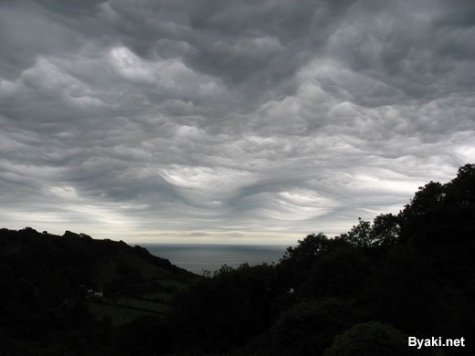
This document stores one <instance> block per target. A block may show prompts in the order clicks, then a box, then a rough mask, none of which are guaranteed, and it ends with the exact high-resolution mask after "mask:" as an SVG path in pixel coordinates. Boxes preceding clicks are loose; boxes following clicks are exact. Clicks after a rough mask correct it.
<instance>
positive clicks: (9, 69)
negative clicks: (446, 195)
mask: <svg viewBox="0 0 475 356" xmlns="http://www.w3.org/2000/svg"><path fill="white" fill-rule="evenodd" d="M0 152H1V155H0V226H3V227H8V228H22V227H25V226H31V227H33V228H35V229H37V230H40V231H42V230H48V231H50V232H53V233H63V231H64V230H72V231H76V232H84V233H88V234H90V235H92V236H94V237H99V238H106V237H109V238H112V239H123V240H126V241H130V242H132V241H174V242H189V241H196V242H207V241H213V242H276V243H277V242H279V243H291V242H295V241H296V240H297V239H298V238H303V237H304V236H305V235H306V234H307V233H311V232H320V231H322V232H325V233H327V234H328V235H330V236H332V235H334V234H338V233H341V232H345V231H347V230H348V229H349V228H350V227H351V226H352V225H353V224H355V223H356V221H357V218H358V217H362V218H365V219H372V218H374V217H375V216H376V215H378V214H380V213H386V212H398V211H399V209H400V208H401V207H402V206H403V205H404V204H406V203H407V202H408V201H409V199H410V198H411V196H412V195H413V193H414V192H415V191H416V190H417V188H418V187H419V186H421V185H423V184H425V183H427V182H428V181H430V180H435V181H441V182H445V181H448V180H450V179H451V178H453V177H454V175H455V174H456V171H457V168H458V167H459V166H461V165H463V164H465V163H468V162H473V161H475V1H472V0H467V1H463V0H458V1H453V0H445V1H443V0H430V1H426V0H417V1H413V0H412V1H410V0H405V1H381V0H360V1H357V0H336V1H335V0H326V1H323V0H322V1H316V0H301V1H291V0H286V1H284V0H264V1H250V0H249V1H244V0H243V1H231V0H229V1H227V0H219V1H218V0H214V1H212V0H209V1H208V0H196V1H195V0H193V1H190V0H186V1H185V0H183V1H177V0H165V1H155V0H133V1H132V0H110V1H97V0H87V1H85V0H77V1H54V0H37V1H17V0H15V1H13V0H11V1H9V0H3V1H1V2H0Z"/></svg>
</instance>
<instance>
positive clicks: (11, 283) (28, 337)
mask: <svg viewBox="0 0 475 356" xmlns="http://www.w3.org/2000/svg"><path fill="white" fill-rule="evenodd" d="M0 271H1V272H0V291H1V296H0V298H1V304H0V314H1V315H2V323H1V325H0V330H1V331H0V335H1V336H2V339H4V340H5V341H4V342H3V343H0V344H1V345H0V354H2V352H1V351H3V350H1V348H2V347H3V348H5V347H7V346H6V345H9V346H8V348H11V349H17V348H18V353H21V354H28V352H34V351H36V352H39V353H45V354H49V353H51V354H55V353H58V354H62V352H64V349H65V348H66V349H69V348H71V345H69V343H73V344H74V345H75V346H74V347H73V349H74V348H78V349H82V348H84V347H85V346H86V344H88V343H90V337H91V335H90V334H91V333H92V334H94V333H96V332H99V333H100V331H99V330H98V328H99V329H100V328H101V327H102V328H103V329H104V330H102V331H101V332H106V333H110V332H112V331H113V330H114V329H115V328H117V327H120V326H121V325H125V324H127V323H129V322H131V321H134V320H136V319H137V318H139V317H147V316H148V317H157V316H158V317H161V316H162V315H163V314H164V313H165V312H167V311H168V310H169V309H170V305H169V302H170V300H171V299H172V298H173V295H174V294H176V292H178V291H180V290H181V289H183V288H186V286H187V285H188V284H189V283H190V282H191V281H192V280H193V279H195V278H198V277H197V276H195V275H193V274H192V273H190V272H188V271H185V270H183V269H181V268H179V267H177V266H174V265H172V264H171V263H170V262H169V261H168V260H166V259H162V258H159V257H156V256H153V255H151V254H150V253H149V252H148V251H147V250H146V249H144V248H142V247H139V246H135V247H131V246H129V245H127V244H126V243H124V242H122V241H121V242H116V241H111V240H94V239H92V238H91V237H89V236H87V235H85V234H75V233H72V232H69V231H67V232H65V234H64V235H63V236H56V235H51V234H48V233H47V232H43V233H39V232H37V231H35V230H33V229H31V228H25V229H23V230H19V231H13V230H7V229H0ZM101 323H102V324H101ZM96 336H97V335H96ZM96 336H94V337H96ZM103 336H104V335H103ZM104 337H106V336H104ZM53 340H54V342H53ZM81 343H83V345H82V344H81Z"/></svg>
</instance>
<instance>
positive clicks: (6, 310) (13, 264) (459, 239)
mask: <svg viewBox="0 0 475 356" xmlns="http://www.w3.org/2000/svg"><path fill="white" fill-rule="evenodd" d="M19 235H21V237H22V238H21V239H20V238H19ZM25 236H26V237H25ZM474 238H475V165H466V166H464V167H461V168H460V169H459V172H458V175H457V177H456V178H455V179H453V180H452V181H451V182H449V183H446V184H440V183H435V182H430V183H428V184H426V185H425V186H424V187H421V188H420V189H419V191H418V192H417V193H416V194H415V196H414V198H413V199H412V200H411V201H410V203H409V204H407V205H406V206H405V207H404V208H403V209H402V210H401V211H400V213H399V214H397V215H393V214H385V215H380V216H378V217H376V218H375V219H374V221H373V222H369V221H364V220H361V219H359V221H358V223H357V224H356V225H355V226H354V227H353V228H352V229H351V230H350V231H348V232H347V233H345V234H342V235H340V236H337V237H335V238H328V237H327V236H325V235H324V234H322V233H319V234H312V235H309V236H307V237H306V238H305V239H303V240H302V241H299V243H298V245H297V246H294V247H289V248H288V249H287V251H286V253H285V254H284V256H283V257H282V259H281V260H280V262H279V263H277V264H275V265H260V266H253V267H251V266H248V265H243V266H241V267H239V268H237V269H231V268H228V267H226V266H224V267H223V268H222V269H221V270H220V271H218V272H217V273H215V274H214V275H213V276H212V277H209V278H198V279H195V280H194V281H193V282H190V283H189V284H188V287H187V288H185V289H184V290H183V291H182V292H180V293H178V294H176V295H175V298H174V299H173V301H172V308H171V309H170V311H169V312H168V313H165V314H160V315H156V316H153V315H152V316H144V317H140V318H137V319H135V320H134V321H132V322H130V323H127V324H125V325H122V326H119V327H111V326H110V325H109V326H108V325H105V322H104V320H102V321H101V320H98V319H97V318H95V319H94V318H93V317H92V316H91V314H90V313H89V312H88V310H87V308H86V307H85V306H84V303H83V302H81V299H78V302H76V303H71V305H70V306H69V307H66V308H65V307H62V305H64V300H65V297H67V298H70V299H71V298H73V297H74V296H75V295H77V294H76V292H75V291H76V290H77V286H78V285H80V284H86V283H88V284H89V285H91V286H93V284H94V283H97V281H94V278H91V274H93V273H94V270H95V267H94V266H96V265H97V256H99V255H100V256H101V257H100V258H101V259H102V258H104V256H106V255H107V256H108V257H107V258H110V259H111V260H114V259H115V258H116V257H117V255H114V254H111V253H106V250H109V249H115V248H126V245H125V244H123V245H124V246H123V245H122V244H119V243H113V242H111V241H109V242H101V244H102V245H99V244H98V245H94V244H93V243H92V241H93V240H90V239H89V238H87V237H85V236H75V237H74V238H72V239H68V237H67V236H64V237H62V238H57V237H55V238H53V237H49V236H47V235H41V234H39V233H36V232H34V231H33V230H30V229H26V230H23V231H20V232H11V231H7V230H2V231H1V239H0V251H1V257H2V259H1V262H0V270H1V274H0V284H1V286H0V290H1V291H2V292H1V293H2V294H1V303H2V310H1V313H2V319H5V320H6V322H2V325H1V327H0V338H2V339H4V340H5V342H4V343H0V344H1V345H2V346H1V347H3V348H4V350H0V354H1V351H4V352H6V350H12V351H10V353H9V354H25V355H27V354H28V352H27V350H28V347H29V345H34V346H35V347H39V346H38V345H39V344H41V343H42V345H43V346H44V348H43V351H44V353H43V354H45V355H46V354H58V355H59V354H70V355H75V354H84V355H89V354H90V355H95V354H97V355H101V354H111V355H129V354H135V355H161V354H164V355H324V356H330V355H370V356H371V355H405V354H407V355H409V354H418V355H425V354H427V355H432V354H435V352H436V351H437V352H438V354H440V355H457V354H470V352H471V351H470V346H471V345H472V344H473V343H474V342H475V341H474V340H475V335H474V332H475V325H474V324H475V322H474V320H473V315H475V259H474V256H475V240H474ZM23 239H26V240H25V241H27V242H25V244H27V245H28V248H23V247H22V244H23V242H22V243H19V242H18V241H17V240H22V241H23ZM65 241H74V247H73V245H69V247H68V248H65V246H66V244H67V243H66V242H65ZM53 242H54V243H53ZM92 246H95V248H93V249H91V248H92ZM127 248H129V247H127ZM101 249H103V250H101ZM129 249H131V248H129ZM92 251H95V252H92ZM99 251H101V252H99ZM136 252H137V254H140V256H141V257H140V258H141V259H142V258H143V259H146V260H147V261H148V260H150V261H154V262H152V263H153V264H155V265H157V266H159V267H160V268H164V270H165V271H167V272H166V273H173V274H174V276H175V277H174V278H182V280H185V279H186V278H188V277H189V276H188V277H187V275H186V274H183V272H182V271H179V270H178V269H173V267H171V266H170V265H169V264H167V263H166V262H165V261H163V260H161V259H156V260H155V259H154V258H152V257H151V256H149V255H148V254H147V253H146V251H144V250H141V249H137V251H136ZM114 256H116V257H114ZM135 261H136V262H137V261H139V260H135ZM137 263H138V262H137ZM165 265H166V266H165ZM118 270H119V271H120V273H119V274H118V275H119V276H121V277H120V278H119V280H122V282H117V278H116V281H115V282H114V283H110V282H107V283H109V284H107V283H106V285H108V288H109V289H110V292H111V293H115V294H118V295H123V294H124V293H134V292H135V293H142V292H143V289H144V288H145V289H147V288H150V286H147V279H146V278H144V277H143V275H141V274H142V272H140V269H137V267H136V266H135V265H134V264H129V265H127V266H122V267H121V268H119V269H118ZM137 280H141V281H142V282H143V283H142V284H141V285H140V286H137V285H135V286H134V283H135V284H136V282H132V281H137ZM188 280H189V279H188ZM94 288H97V286H94ZM44 313H46V314H47V315H45V314H44ZM2 321H3V320H2ZM45 330H48V332H46V331H45ZM408 335H411V336H417V337H419V338H422V337H430V336H443V337H454V338H455V337H462V336H463V337H465V339H466V345H467V347H466V348H465V349H457V348H452V349H444V350H431V349H429V350H425V351H418V352H416V351H415V350H411V349H409V348H408V347H407V336H408ZM19 340H20V341H21V342H19ZM13 350H16V351H13ZM45 350H46V351H47V352H46V351H45ZM58 350H59V351H58ZM48 352H49V353H48ZM54 352H56V353H54Z"/></svg>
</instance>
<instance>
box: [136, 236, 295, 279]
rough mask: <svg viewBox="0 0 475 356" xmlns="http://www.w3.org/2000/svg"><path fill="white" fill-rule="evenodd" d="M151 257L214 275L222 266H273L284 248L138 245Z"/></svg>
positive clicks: (166, 244) (214, 245) (193, 270)
mask: <svg viewBox="0 0 475 356" xmlns="http://www.w3.org/2000/svg"><path fill="white" fill-rule="evenodd" d="M140 245H141V246H143V247H145V248H146V249H147V250H148V251H149V252H150V253H151V254H152V255H155V256H161V257H163V258H166V259H168V260H170V262H171V263H173V264H175V265H177V266H179V267H181V268H184V269H186V270H188V271H191V272H193V273H196V274H203V273H204V272H206V271H208V272H214V271H217V270H219V268H220V267H221V266H223V265H227V266H229V267H238V266H240V265H241V264H244V263H248V264H249V265H257V264H261V263H269V264H271V263H273V262H275V263H277V262H279V259H280V258H282V255H283V254H284V252H285V249H286V248H287V247H288V246H287V245H225V244H172V243H142V244H140Z"/></svg>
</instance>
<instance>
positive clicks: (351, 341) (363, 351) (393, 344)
mask: <svg viewBox="0 0 475 356" xmlns="http://www.w3.org/2000/svg"><path fill="white" fill-rule="evenodd" d="M407 354H408V348H407V338H406V337H405V336H404V335H403V334H402V333H401V332H400V331H399V330H398V329H396V328H394V327H392V326H391V325H388V324H383V323H380V322H375V321H371V322H368V323H363V324H356V325H354V326H353V327H352V328H350V329H348V330H346V331H345V332H343V333H342V334H340V335H337V336H336V338H335V341H334V342H333V344H332V346H331V347H329V348H328V349H326V351H325V353H324V354H323V356H403V355H407Z"/></svg>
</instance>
